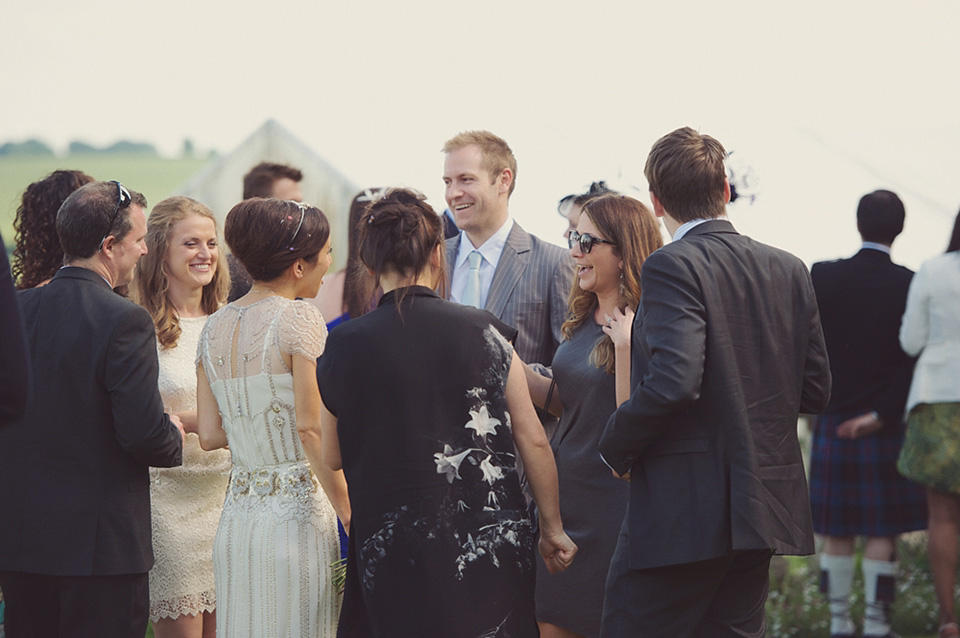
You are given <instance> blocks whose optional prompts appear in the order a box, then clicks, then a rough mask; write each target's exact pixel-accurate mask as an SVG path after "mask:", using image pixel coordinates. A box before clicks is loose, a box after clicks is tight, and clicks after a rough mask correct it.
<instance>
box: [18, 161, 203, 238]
mask: <svg viewBox="0 0 960 638" xmlns="http://www.w3.org/2000/svg"><path fill="white" fill-rule="evenodd" d="M207 161H209V160H207V159H165V158H162V157H150V156H144V155H81V156H70V157H0V234H2V235H3V241H4V242H5V243H6V244H7V246H8V247H10V248H11V249H12V246H13V217H14V215H15V214H16V211H17V206H19V204H20V198H21V197H22V196H23V191H24V190H25V189H26V187H27V186H28V185H30V184H31V183H32V182H35V181H37V180H39V179H42V178H43V177H45V176H47V175H49V174H50V173H51V172H52V171H55V170H57V169H70V170H81V171H84V172H85V173H87V174H88V175H91V176H92V177H94V178H96V179H100V180H110V179H116V180H120V181H121V182H123V183H124V184H125V185H126V186H129V187H130V188H131V189H133V190H137V191H140V192H141V193H143V194H144V195H145V196H146V198H147V202H148V203H149V204H150V205H151V206H152V205H153V204H156V203H157V202H159V201H160V200H161V199H163V198H165V197H167V196H169V195H171V194H173V190H174V189H175V188H176V187H177V186H179V185H180V184H182V183H183V182H185V181H186V180H187V179H189V178H190V176H192V175H193V174H194V173H196V172H197V171H198V170H200V168H202V167H203V166H204V165H205V164H206V163H207Z"/></svg>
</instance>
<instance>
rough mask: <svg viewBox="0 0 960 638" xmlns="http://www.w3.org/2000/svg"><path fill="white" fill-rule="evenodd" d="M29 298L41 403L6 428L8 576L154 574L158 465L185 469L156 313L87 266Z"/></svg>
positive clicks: (1, 505)
mask: <svg viewBox="0 0 960 638" xmlns="http://www.w3.org/2000/svg"><path fill="white" fill-rule="evenodd" d="M19 299H20V302H21V307H22V310H23V317H24V323H25V324H26V326H27V341H28V348H29V350H30V355H31V362H32V364H33V371H34V377H33V378H34V400H33V401H31V403H30V406H29V407H28V409H27V413H26V415H25V416H24V417H23V418H22V419H21V420H20V421H18V422H16V423H14V424H12V425H10V426H8V427H6V428H0V570H6V571H21V572H28V573H34V574H48V575H66V576H90V575H96V576H104V575H117V574H136V573H143V572H146V571H148V570H149V569H150V567H151V566H152V565H153V550H152V545H151V542H150V491H149V473H148V469H147V466H148V465H156V466H160V467H172V466H176V465H180V462H181V438H180V433H179V430H178V429H177V428H176V426H174V425H173V423H171V422H170V419H169V418H168V417H167V415H166V414H164V413H163V404H162V402H161V399H160V392H159V391H158V389H157V370H158V367H157V346H156V339H155V337H154V328H153V322H152V321H151V319H150V315H149V314H148V313H147V311H146V310H144V309H143V308H141V307H140V306H137V305H136V304H134V303H132V302H130V301H129V300H127V299H124V298H123V297H120V296H119V295H117V294H116V293H114V292H113V291H112V290H111V289H110V286H109V285H108V284H107V282H106V281H104V280H103V278H101V277H100V276H99V275H98V274H96V273H95V272H93V271H91V270H87V269H85V268H64V269H62V270H60V272H58V273H57V275H56V276H55V277H54V278H53V280H52V281H51V282H50V283H49V284H47V285H46V286H43V287H40V288H34V289H31V290H24V291H21V292H20V293H19Z"/></svg>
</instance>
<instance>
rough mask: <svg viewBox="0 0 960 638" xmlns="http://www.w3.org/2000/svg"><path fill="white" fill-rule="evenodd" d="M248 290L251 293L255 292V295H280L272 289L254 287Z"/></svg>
mask: <svg viewBox="0 0 960 638" xmlns="http://www.w3.org/2000/svg"><path fill="white" fill-rule="evenodd" d="M249 292H250V293H251V294H257V295H277V296H278V297H279V296H281V295H279V294H278V293H276V292H274V291H273V290H257V289H256V288H251V289H250V291H249Z"/></svg>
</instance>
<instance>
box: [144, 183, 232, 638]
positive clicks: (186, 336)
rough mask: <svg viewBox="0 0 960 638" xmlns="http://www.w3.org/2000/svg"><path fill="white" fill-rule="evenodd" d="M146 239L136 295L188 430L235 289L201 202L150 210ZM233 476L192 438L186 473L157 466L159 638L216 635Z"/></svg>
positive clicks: (153, 575) (173, 408) (167, 390)
mask: <svg viewBox="0 0 960 638" xmlns="http://www.w3.org/2000/svg"><path fill="white" fill-rule="evenodd" d="M146 241H147V247H148V252H147V254H146V255H145V256H144V257H143V258H142V259H141V260H140V263H139V264H138V266H137V273H136V278H135V280H134V285H133V286H132V296H133V298H134V299H135V300H136V301H137V302H138V303H139V304H140V305H142V306H143V307H145V308H146V309H147V310H148V311H149V312H150V315H151V316H152V317H153V323H154V325H155V326H156V329H157V349H158V351H159V352H158V358H159V360H160V378H159V385H160V394H161V396H162V397H163V403H164V406H165V407H166V409H167V411H169V412H174V413H177V415H178V416H179V417H180V419H181V420H182V421H183V422H184V423H185V424H187V427H188V428H189V427H190V425H191V424H195V423H196V420H197V375H196V364H195V360H196V354H197V343H198V342H199V341H200V331H201V330H202V329H203V326H204V324H205V323H206V321H207V317H208V316H209V315H211V314H213V313H214V312H215V311H216V310H217V309H218V308H219V307H220V306H221V305H223V303H224V302H225V301H226V298H227V291H228V290H229V289H230V279H229V275H228V273H227V269H226V267H225V265H224V261H225V260H223V259H220V254H219V248H218V241H217V223H216V219H215V218H214V216H213V213H212V212H211V211H210V209H209V208H207V207H206V206H204V205H203V204H201V203H200V202H198V201H196V200H193V199H190V198H189V197H170V198H168V199H165V200H163V201H162V202H160V203H159V204H157V205H156V206H154V208H153V211H152V212H151V214H150V218H149V220H148V221H147V238H146ZM229 471H230V453H229V452H228V451H227V450H220V451H218V452H216V453H215V454H206V453H204V451H203V450H202V449H201V448H200V443H199V441H198V439H197V437H196V436H195V435H188V436H187V437H186V439H185V440H184V445H183V466H182V467H175V468H165V469H160V468H152V469H151V478H152V480H151V482H150V501H151V514H152V523H153V551H154V555H155V557H156V563H155V564H154V566H153V569H151V570H150V621H151V622H152V623H153V631H154V635H155V636H156V637H157V638H174V637H176V638H213V636H214V634H215V632H216V615H215V614H216V612H215V608H216V595H215V591H214V581H213V560H212V557H211V556H212V553H213V536H214V534H215V533H216V530H217V523H218V521H219V520H220V510H221V509H222V506H223V494H224V492H225V491H226V486H227V475H228V473H229Z"/></svg>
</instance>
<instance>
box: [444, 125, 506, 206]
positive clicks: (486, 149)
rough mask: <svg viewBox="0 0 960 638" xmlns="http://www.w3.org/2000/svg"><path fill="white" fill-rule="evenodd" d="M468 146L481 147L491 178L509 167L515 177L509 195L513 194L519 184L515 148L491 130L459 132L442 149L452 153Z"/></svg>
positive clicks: (494, 177) (486, 168) (484, 164)
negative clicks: (512, 148) (511, 147)
mask: <svg viewBox="0 0 960 638" xmlns="http://www.w3.org/2000/svg"><path fill="white" fill-rule="evenodd" d="M466 146H476V147H477V148H479V149H480V154H481V155H482V156H483V168H484V170H486V171H487V172H488V173H490V179H491V180H492V181H496V180H497V177H498V176H499V175H500V173H502V172H503V169H505V168H509V169H510V172H511V174H512V175H513V179H512V180H511V182H510V190H509V191H508V192H507V196H510V195H513V189H514V188H516V186H517V158H516V157H514V155H513V150H511V149H510V146H509V145H508V144H507V143H506V141H505V140H504V139H503V138H502V137H500V136H498V135H494V134H493V133H491V132H490V131H464V132H463V133H458V134H456V135H454V136H453V137H451V138H450V139H449V140H447V141H446V142H445V143H444V145H443V149H442V151H443V152H444V153H448V154H449V153H452V152H453V151H458V150H460V149H461V148H464V147H466Z"/></svg>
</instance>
